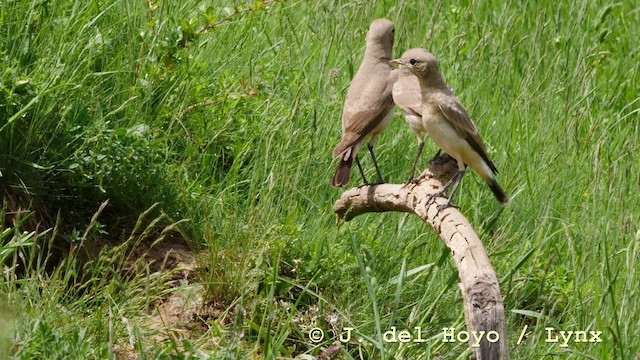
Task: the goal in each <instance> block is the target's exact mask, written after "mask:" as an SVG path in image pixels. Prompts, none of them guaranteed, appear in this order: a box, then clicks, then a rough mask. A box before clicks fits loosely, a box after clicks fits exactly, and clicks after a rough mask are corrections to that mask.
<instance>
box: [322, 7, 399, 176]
mask: <svg viewBox="0 0 640 360" xmlns="http://www.w3.org/2000/svg"><path fill="white" fill-rule="evenodd" d="M394 31H395V29H394V26H393V23H392V22H391V21H389V20H387V19H377V20H374V21H373V22H372V23H371V26H370V27H369V31H368V32H367V37H366V46H365V51H364V59H363V60H362V64H361V65H360V68H359V69H358V72H357V73H356V75H355V76H354V78H353V80H352V81H351V85H350V86H349V90H348V91H347V97H346V98H345V101H344V109H343V112H342V140H341V141H340V143H339V144H338V145H337V146H336V148H335V149H334V150H333V157H339V158H340V163H339V164H338V168H337V169H336V173H335V175H334V176H333V181H332V182H331V185H333V186H344V185H346V184H347V183H348V182H349V175H350V173H351V166H352V165H353V159H354V158H355V160H356V163H357V164H358V169H359V170H360V175H362V179H363V181H364V182H365V184H366V183H367V180H366V178H365V177H364V172H363V171H362V167H361V166H360V162H359V161H358V157H357V154H358V150H360V147H361V146H362V144H363V143H364V141H365V140H367V138H368V139H369V141H368V143H367V147H368V149H369V153H370V154H371V159H372V160H373V164H374V165H375V167H376V172H377V174H378V181H379V182H381V183H382V182H384V179H383V178H382V174H381V173H380V168H379V167H378V163H377V161H376V157H375V153H374V151H373V147H374V145H375V144H376V141H377V140H378V136H379V134H380V132H382V131H383V130H384V129H385V128H386V127H387V126H388V125H389V122H390V121H391V118H392V115H393V99H392V95H391V89H392V88H393V84H394V82H395V76H397V73H396V72H395V71H394V68H393V66H392V65H391V64H390V63H389V62H390V60H391V52H392V50H393V37H394Z"/></svg>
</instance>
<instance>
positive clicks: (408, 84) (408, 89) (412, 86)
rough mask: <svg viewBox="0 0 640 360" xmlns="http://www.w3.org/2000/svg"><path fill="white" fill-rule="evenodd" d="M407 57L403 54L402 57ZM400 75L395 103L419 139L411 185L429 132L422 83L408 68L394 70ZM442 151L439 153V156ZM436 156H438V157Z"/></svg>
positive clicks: (395, 86)
mask: <svg viewBox="0 0 640 360" xmlns="http://www.w3.org/2000/svg"><path fill="white" fill-rule="evenodd" d="M405 55H406V53H405V54H403V56H402V57H404V56H405ZM394 71H396V72H397V73H398V75H397V80H396V81H395V83H394V84H393V89H392V93H391V94H392V96H393V102H394V103H395V104H396V106H398V107H399V108H400V111H401V112H402V115H404V119H405V121H406V123H407V125H408V126H409V128H410V129H411V130H412V131H413V133H414V134H415V135H416V138H418V153H417V155H416V159H415V160H414V162H413V166H412V167H411V173H410V174H409V178H408V179H407V182H406V184H409V183H410V182H411V181H412V180H413V179H414V175H415V172H416V166H417V165H418V160H419V159H420V155H421V154H422V149H423V148H424V134H425V133H426V132H427V130H426V129H425V127H424V125H423V123H422V93H421V92H420V82H419V81H418V78H417V77H416V76H415V75H414V74H413V73H412V72H411V71H410V70H409V68H407V67H406V66H402V65H401V66H400V67H399V68H398V69H396V70H394ZM439 153H440V151H438V154H439ZM438 154H436V156H437V155H438Z"/></svg>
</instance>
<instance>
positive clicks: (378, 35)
mask: <svg viewBox="0 0 640 360" xmlns="http://www.w3.org/2000/svg"><path fill="white" fill-rule="evenodd" d="M394 33H395V26H393V23H392V22H391V21H389V20H387V19H376V20H374V21H373V22H372V23H371V26H369V31H368V32H367V44H377V45H382V46H383V47H384V48H385V49H389V50H391V49H392V48H393V38H394Z"/></svg>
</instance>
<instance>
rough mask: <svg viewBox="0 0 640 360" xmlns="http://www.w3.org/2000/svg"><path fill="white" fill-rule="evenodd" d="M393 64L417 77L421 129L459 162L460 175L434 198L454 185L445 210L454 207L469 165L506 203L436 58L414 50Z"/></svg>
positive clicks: (478, 139)
mask: <svg viewBox="0 0 640 360" xmlns="http://www.w3.org/2000/svg"><path fill="white" fill-rule="evenodd" d="M390 63H392V64H398V65H400V66H404V67H406V68H407V69H408V70H409V71H411V72H412V73H413V74H414V75H415V76H416V77H417V79H418V82H419V83H420V91H421V94H422V126H423V127H424V129H425V132H426V133H427V135H428V136H429V138H431V140H432V141H433V142H434V143H435V144H436V145H437V146H438V147H440V149H442V151H444V152H445V153H447V154H448V155H449V156H451V157H452V158H453V159H454V160H456V162H457V165H458V172H457V173H456V174H455V175H454V176H453V177H452V178H451V179H450V180H449V181H448V182H447V184H445V186H444V187H443V188H442V189H441V190H440V191H438V192H437V193H435V194H434V195H433V196H434V197H436V196H441V195H442V194H443V193H444V192H445V191H446V190H447V189H448V188H449V187H451V186H452V185H453V190H452V191H451V194H450V195H449V198H448V200H447V202H446V203H445V204H444V206H443V207H442V208H446V207H449V206H450V205H451V201H452V200H453V198H454V196H455V194H456V192H457V190H458V186H459V185H460V182H461V181H462V177H463V175H464V173H465V170H466V168H467V165H468V166H470V167H471V168H472V169H473V170H474V171H475V172H476V173H477V174H478V175H480V177H481V178H482V179H483V180H484V181H486V182H487V184H488V185H489V188H490V189H491V191H492V192H493V194H494V195H495V197H496V199H498V201H499V202H500V203H506V202H507V201H508V200H509V199H508V197H507V195H506V194H505V193H504V191H503V190H502V188H501V187H500V185H499V184H498V182H497V180H496V177H495V175H496V174H497V173H498V169H497V168H496V166H495V165H494V164H493V162H491V160H490V159H489V155H488V154H487V150H486V148H485V146H484V143H483V142H482V138H481V137H480V135H479V134H478V128H477V127H476V125H475V124H474V123H473V121H472V120H471V118H470V117H469V114H468V113H467V110H466V109H465V108H464V106H463V105H462V103H461V102H460V100H458V99H457V98H456V97H455V96H454V95H453V92H452V91H451V89H450V88H449V87H448V86H447V85H446V83H445V82H444V79H443V78H442V75H441V73H440V66H439V64H438V60H437V58H436V57H435V56H434V55H433V54H432V53H430V52H428V51H427V50H425V49H421V48H415V49H410V50H407V51H406V52H405V53H404V54H403V56H402V57H401V58H399V59H393V60H391V62H390Z"/></svg>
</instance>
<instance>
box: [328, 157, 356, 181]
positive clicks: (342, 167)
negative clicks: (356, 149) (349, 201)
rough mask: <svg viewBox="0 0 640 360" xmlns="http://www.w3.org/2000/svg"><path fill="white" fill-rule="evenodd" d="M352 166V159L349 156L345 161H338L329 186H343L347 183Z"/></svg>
mask: <svg viewBox="0 0 640 360" xmlns="http://www.w3.org/2000/svg"><path fill="white" fill-rule="evenodd" d="M352 165H353V157H352V156H350V157H349V158H348V159H347V160H340V164H338V168H337V169H336V174H335V175H334V176H333V181H331V186H334V187H336V186H345V185H347V183H348V182H349V176H350V175H351V166H352Z"/></svg>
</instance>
